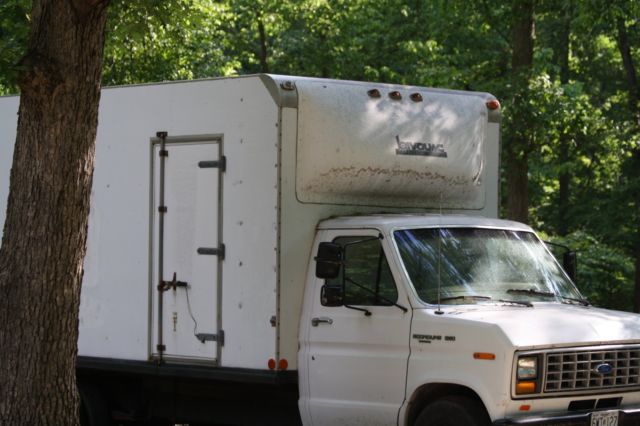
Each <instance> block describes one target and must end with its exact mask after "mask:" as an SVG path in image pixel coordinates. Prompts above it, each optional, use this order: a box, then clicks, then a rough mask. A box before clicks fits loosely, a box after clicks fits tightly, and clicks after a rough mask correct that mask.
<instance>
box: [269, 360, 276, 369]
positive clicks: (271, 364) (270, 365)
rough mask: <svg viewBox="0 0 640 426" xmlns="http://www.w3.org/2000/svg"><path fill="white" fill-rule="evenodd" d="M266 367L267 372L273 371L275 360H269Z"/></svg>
mask: <svg viewBox="0 0 640 426" xmlns="http://www.w3.org/2000/svg"><path fill="white" fill-rule="evenodd" d="M267 365H268V366H269V370H275V369H276V360H275V359H273V358H271V359H270V360H269V362H268V363H267Z"/></svg>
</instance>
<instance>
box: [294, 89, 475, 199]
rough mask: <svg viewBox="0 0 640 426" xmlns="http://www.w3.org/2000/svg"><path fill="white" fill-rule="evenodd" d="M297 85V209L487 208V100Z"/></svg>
mask: <svg viewBox="0 0 640 426" xmlns="http://www.w3.org/2000/svg"><path fill="white" fill-rule="evenodd" d="M296 85H297V88H298V93H299V115H298V120H299V122H298V126H299V127H298V160H297V171H296V173H297V184H296V194H297V197H298V199H299V200H300V201H301V202H306V203H330V204H351V205H354V204H355V205H369V206H388V207H394V206H400V205H401V206H405V207H422V208H439V207H443V208H447V209H463V210H481V209H482V208H484V207H485V200H486V191H487V188H486V186H485V185H483V180H484V179H485V177H486V176H485V169H486V164H485V163H486V158H485V143H486V125H487V118H488V111H487V106H486V100H487V97H488V95H485V94H478V93H465V92H458V91H444V90H433V89H425V88H415V87H414V88H412V87H406V86H388V85H385V86H382V85H375V86H374V85H370V87H368V86H367V85H365V84H354V83H353V82H335V81H331V82H323V81H312V80H301V81H298V82H297V84H296ZM371 87H375V88H376V90H377V95H376V96H371V95H370V94H369V93H368V90H369V89H370V88H371ZM392 92H394V93H395V95H393V94H392ZM392 96H397V98H392Z"/></svg>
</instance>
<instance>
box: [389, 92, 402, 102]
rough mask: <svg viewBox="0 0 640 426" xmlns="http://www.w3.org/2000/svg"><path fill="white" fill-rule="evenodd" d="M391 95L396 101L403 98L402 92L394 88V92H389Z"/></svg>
mask: <svg viewBox="0 0 640 426" xmlns="http://www.w3.org/2000/svg"><path fill="white" fill-rule="evenodd" d="M389 97H390V98H391V99H393V100H394V101H399V100H400V99H402V94H401V93H400V92H398V91H397V90H394V91H393V92H389Z"/></svg>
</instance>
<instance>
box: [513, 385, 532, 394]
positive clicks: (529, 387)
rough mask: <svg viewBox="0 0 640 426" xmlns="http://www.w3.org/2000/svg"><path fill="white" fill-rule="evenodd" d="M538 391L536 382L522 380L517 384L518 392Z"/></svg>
mask: <svg viewBox="0 0 640 426" xmlns="http://www.w3.org/2000/svg"><path fill="white" fill-rule="evenodd" d="M528 393H536V382H520V383H518V384H516V394H518V395H525V394H528Z"/></svg>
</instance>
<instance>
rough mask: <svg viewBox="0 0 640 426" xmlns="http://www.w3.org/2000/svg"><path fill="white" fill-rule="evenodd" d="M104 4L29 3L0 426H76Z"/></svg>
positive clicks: (7, 234)
mask: <svg viewBox="0 0 640 426" xmlns="http://www.w3.org/2000/svg"><path fill="white" fill-rule="evenodd" d="M107 3H108V0H34V1H33V6H32V15H31V20H32V28H31V34H30V41H29V46H28V49H27V54H26V55H25V57H24V58H23V59H22V61H21V64H20V66H21V68H22V71H21V76H20V79H19V82H18V83H19V86H20V89H21V97H20V109H19V118H18V130H17V137H16V144H15V150H14V157H13V167H12V169H11V178H10V192H9V199H8V206H7V215H6V221H5V225H4V233H3V237H2V247H1V248H0V348H2V359H1V360H0V424H3V425H53V424H58V425H74V424H77V423H78V402H79V399H78V395H77V391H76V380H75V361H76V352H77V335H78V308H79V304H80V284H81V281H82V271H83V270H82V262H83V258H84V254H85V241H86V235H87V221H88V213H89V195H90V192H91V179H92V175H93V157H94V147H95V136H96V127H97V118H98V102H99V97H100V78H101V65H102V49H103V44H104V43H103V40H104V24H105V20H106V8H107Z"/></svg>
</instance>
